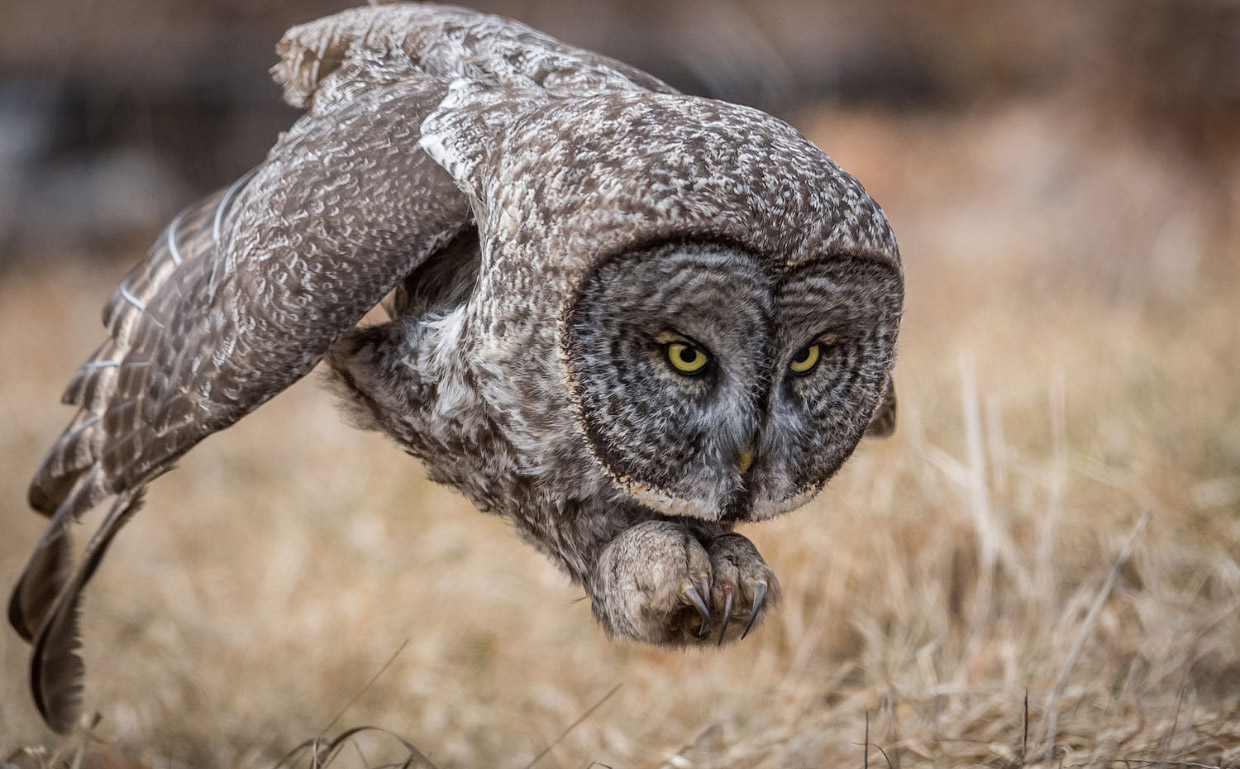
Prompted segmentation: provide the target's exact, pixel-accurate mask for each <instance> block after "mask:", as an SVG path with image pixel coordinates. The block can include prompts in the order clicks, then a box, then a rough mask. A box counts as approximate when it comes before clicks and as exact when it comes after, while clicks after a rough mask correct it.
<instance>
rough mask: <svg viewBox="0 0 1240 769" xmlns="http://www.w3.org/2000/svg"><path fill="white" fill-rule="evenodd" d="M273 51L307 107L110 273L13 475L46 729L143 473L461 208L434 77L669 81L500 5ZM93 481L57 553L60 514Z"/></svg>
mask: <svg viewBox="0 0 1240 769" xmlns="http://www.w3.org/2000/svg"><path fill="white" fill-rule="evenodd" d="M279 51H280V53H281V55H282V61H281V63H280V64H278V65H277V66H276V67H275V68H274V69H273V73H274V74H275V76H276V79H277V81H279V82H282V83H283V84H284V85H285V90H286V98H287V99H288V100H289V101H290V103H293V104H295V105H297V106H303V107H308V108H310V112H309V114H307V115H305V116H303V117H302V118H301V119H300V120H299V121H298V122H297V123H296V124H295V125H294V126H293V128H292V129H291V130H290V131H289V132H288V133H286V134H284V135H282V136H281V137H280V140H279V141H278V142H277V144H276V146H275V147H274V148H273V149H272V150H271V152H270V154H269V155H268V157H267V159H266V160H265V161H264V162H263V163H262V164H261V165H260V166H258V168H256V169H255V170H254V171H252V172H251V173H250V174H248V175H247V176H245V177H243V178H242V179H241V180H240V181H238V182H237V183H236V184H235V185H233V186H232V187H231V188H229V189H228V190H226V191H224V192H222V193H219V194H217V195H214V196H212V197H210V198H208V199H206V200H204V201H202V202H201V203H198V204H196V205H194V206H191V207H190V208H189V209H187V210H186V211H184V212H183V213H182V214H181V215H179V216H178V217H177V218H176V219H175V220H174V221H173V222H172V223H171V224H170V225H169V226H168V228H167V229H166V230H165V231H164V233H163V234H162V235H161V236H160V238H159V240H158V241H157V243H156V244H155V246H154V247H153V248H152V249H151V251H150V253H149V254H148V255H147V258H146V260H145V261H144V262H143V263H142V264H140V265H139V266H138V267H137V268H135V269H134V270H133V272H131V273H130V274H129V275H128V276H127V277H126V278H125V280H124V281H123V282H122V283H121V285H120V287H119V288H118V289H117V291H116V293H115V294H114V295H113V297H112V299H111V301H109V302H108V305H107V307H106V309H105V310H104V323H105V325H106V326H107V327H108V330H109V332H110V333H109V338H108V340H107V341H106V342H104V344H103V345H102V346H101V347H100V348H99V349H98V351H97V352H96V353H95V354H94V355H93V356H92V358H91V359H90V360H89V361H87V363H86V364H85V365H83V367H82V369H81V370H80V371H79V372H78V374H77V376H76V377H74V379H73V381H72V382H71V383H70V385H69V387H68V389H67V391H66V393H65V396H64V399H65V401H66V402H67V403H69V404H71V405H74V406H77V407H78V412H77V415H76V416H75V417H74V418H73V420H72V422H71V423H70V424H69V427H68V428H67V429H66V430H65V432H64V434H63V435H62V436H61V437H60V439H59V440H58V441H57V442H56V443H55V445H53V447H52V449H51V450H50V451H49V453H48V455H47V456H46V458H45V459H44V462H43V464H42V466H41V467H40V468H39V470H38V472H37V473H36V475H35V478H34V480H33V482H32V484H31V487H30V493H29V501H30V504H31V506H32V507H33V508H34V509H36V510H38V511H39V512H41V513H43V514H44V515H47V516H49V517H50V518H51V521H50V523H49V525H48V528H47V531H46V532H45V534H44V536H43V538H42V539H41V540H40V542H39V543H38V545H37V546H36V549H35V552H34V554H33V555H32V556H31V559H30V562H29V564H28V565H27V567H26V570H25V571H24V572H23V574H22V576H21V578H20V580H19V581H18V583H17V585H16V587H15V588H14V590H13V594H12V597H11V600H10V603H9V621H10V623H11V624H12V625H13V627H14V628H15V629H16V630H17V632H18V633H19V634H20V635H21V636H22V637H23V638H25V639H26V640H27V641H30V642H31V643H33V644H34V654H33V659H32V664H31V686H32V689H33V692H34V697H35V702H36V705H37V706H38V708H39V711H40V713H41V714H42V715H43V717H44V719H45V720H46V721H47V722H48V724H49V725H50V726H51V727H52V728H53V729H56V730H58V731H65V730H66V729H68V728H69V727H71V726H72V724H73V719H74V718H75V716H76V713H77V710H78V707H79V700H80V692H81V677H82V662H81V659H80V657H79V655H78V653H77V652H78V647H79V640H78V627H77V625H78V606H79V597H80V593H81V590H82V588H83V587H84V585H85V584H86V582H87V581H88V580H89V579H90V576H91V575H92V574H93V572H94V570H95V569H96V567H97V566H98V564H99V562H100V561H101V559H102V557H103V554H104V552H105V550H106V548H107V546H108V544H109V543H110V542H111V541H112V539H113V538H114V536H115V535H116V532H117V531H118V530H119V528H120V527H121V526H122V525H123V524H124V523H125V521H126V520H128V519H129V517H130V516H132V514H133V512H134V511H135V510H136V509H137V504H138V501H139V500H140V498H141V494H142V490H143V489H144V487H145V486H146V484H147V483H149V482H150V481H151V480H153V479H154V478H156V477H157V476H159V475H161V474H162V473H164V472H167V471H168V470H169V469H170V468H171V466H172V463H173V462H174V461H175V460H176V459H177V458H178V457H180V456H181V455H182V454H184V453H185V452H186V451H188V450H189V449H190V448H192V447H193V446H194V445H195V444H196V443H197V442H198V441H200V440H202V439H203V438H204V437H206V436H207V435H210V434H211V433H213V432H217V431H219V430H222V429H224V428H226V427H228V426H229V425H231V424H233V423H234V422H236V421H237V420H238V419H240V418H241V417H243V416H245V415H246V414H247V413H249V412H250V411H252V410H253V409H255V408H256V407H258V406H259V405H260V404H262V403H264V402H265V401H266V400H268V399H269V398H271V397H272V396H274V395H275V394H277V393H278V392H280V391H281V390H283V389H284V388H286V387H288V386H289V385H290V384H292V383H293V382H294V381H296V380H297V379H299V378H300V377H302V376H304V375H305V374H306V373H307V372H308V371H309V370H310V369H311V368H312V367H313V366H314V365H315V363H316V362H317V361H318V360H319V359H320V358H321V357H322V355H323V354H324V353H325V352H326V351H327V349H328V347H329V346H330V345H331V343H332V342H333V341H335V340H336V339H338V338H339V337H340V336H341V335H343V334H344V333H346V332H347V331H348V330H349V329H350V328H352V327H353V326H354V325H355V324H356V323H357V322H358V321H359V320H360V319H361V318H362V316H363V315H364V314H365V313H366V312H367V311H368V310H369V309H370V308H371V307H373V306H375V305H376V304H377V303H378V302H379V300H380V299H381V298H382V297H383V296H384V295H385V294H386V293H387V292H388V291H389V290H391V289H392V287H393V286H394V285H395V284H396V283H397V281H399V280H400V279H401V278H402V277H404V276H405V275H407V274H408V273H410V272H411V271H412V270H413V269H414V268H415V267H417V266H418V265H419V264H421V263H422V262H423V261H424V260H426V259H427V258H430V257H432V256H433V255H434V254H435V253H436V252H437V251H438V250H439V249H441V248H442V247H443V246H445V245H446V244H447V243H448V242H449V241H451V240H452V238H453V237H454V236H455V235H457V234H458V233H460V232H461V231H462V230H464V229H465V228H467V227H469V226H470V211H469V203H468V200H467V198H466V196H465V195H463V194H462V193H461V192H460V191H458V189H457V188H456V186H455V185H454V184H453V181H452V179H451V177H450V176H449V175H448V174H447V173H445V172H444V171H443V170H442V169H441V168H440V167H439V166H438V165H436V164H435V163H434V162H433V161H432V160H431V159H430V157H429V156H428V155H427V154H426V153H425V152H423V151H422V150H421V149H420V148H419V146H418V142H419V138H420V125H421V122H422V119H423V118H424V117H425V116H426V115H427V114H428V113H429V112H431V111H432V110H434V109H436V108H437V107H438V105H439V104H440V102H441V101H442V100H443V98H444V96H445V94H446V93H447V91H448V86H449V84H450V83H451V82H452V81H453V80H457V79H460V78H463V77H464V78H478V79H482V80H486V81H488V82H504V81H507V80H520V81H521V82H522V83H523V84H524V85H527V86H533V87H534V88H536V89H537V90H539V91H541V92H542V93H544V94H548V95H555V96H561V95H575V94H582V93H596V92H599V91H601V90H609V89H651V90H669V89H668V88H667V87H666V86H664V85H663V84H661V83H659V82H658V81H657V80H655V79H653V78H650V77H649V76H646V75H644V74H643V73H640V72H638V71H636V70H632V69H630V68H628V67H625V66H623V65H620V64H618V63H616V62H613V61H611V60H609V59H605V58H604V57H600V56H596V55H594V54H590V53H588V52H584V51H578V50H575V49H572V48H569V47H567V46H564V45H562V44H560V43H558V42H556V41H554V40H552V39H550V38H547V37H545V36H543V35H541V34H538V33H536V32H533V31H532V30H529V29H528V28H526V27H523V26H521V25H519V24H515V23H512V22H507V21H504V20H501V19H497V18H495V17H489V16H482V15H479V14H476V13H473V12H470V11H465V10H462V9H455V8H441V7H436V6H425V5H398V6H388V7H382V8H366V9H357V10H354V11H346V12H344V13H341V14H337V15H336V16H333V17H329V18H327V19H323V20H320V21H317V22H314V23H312V24H307V25H303V26H301V27H296V28H294V29H292V30H290V31H289V33H288V34H287V35H286V36H285V39H284V40H283V41H282V42H281V44H280V47H279ZM109 499H110V500H112V502H111V509H110V512H109V513H108V515H107V516H106V518H105V520H104V522H103V524H102V525H101V527H100V529H99V531H98V532H97V533H96V534H95V536H94V537H92V539H91V540H90V542H89V543H88V545H87V547H86V550H85V553H84V554H83V555H82V556H81V558H80V559H79V560H78V562H77V563H76V564H75V563H74V562H73V559H72V550H71V548H70V545H69V537H68V525H69V524H70V523H71V522H74V521H76V520H77V519H78V518H80V516H81V515H82V514H83V513H85V512H86V511H87V510H89V509H90V508H92V507H93V506H95V505H97V504H100V503H102V502H104V501H105V500H109Z"/></svg>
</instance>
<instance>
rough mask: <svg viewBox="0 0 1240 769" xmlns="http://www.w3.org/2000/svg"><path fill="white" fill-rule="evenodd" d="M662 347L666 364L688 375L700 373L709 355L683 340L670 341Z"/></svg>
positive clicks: (708, 359)
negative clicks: (664, 351)
mask: <svg viewBox="0 0 1240 769" xmlns="http://www.w3.org/2000/svg"><path fill="white" fill-rule="evenodd" d="M664 349H665V350H666V354H667V362H668V365H670V366H671V367H672V368H673V369H675V370H676V371H677V372H678V373H681V374H687V375H689V376H693V375H694V374H700V373H702V370H703V369H705V368H706V364H707V362H709V361H710V356H708V355H707V354H706V353H705V352H704V351H702V350H699V349H698V348H696V347H694V346H693V345H691V344H686V343H685V342H672V343H670V344H668V345H667V347H665V348H664Z"/></svg>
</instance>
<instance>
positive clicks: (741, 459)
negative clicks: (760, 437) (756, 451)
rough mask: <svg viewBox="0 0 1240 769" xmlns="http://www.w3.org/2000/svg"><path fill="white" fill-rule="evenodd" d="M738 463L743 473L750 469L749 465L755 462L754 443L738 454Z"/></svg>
mask: <svg viewBox="0 0 1240 769" xmlns="http://www.w3.org/2000/svg"><path fill="white" fill-rule="evenodd" d="M736 463H737V464H738V465H740V468H741V472H742V473H743V472H746V471H748V470H749V466H750V465H752V464H753V444H752V443H751V444H749V445H748V446H746V447H745V448H744V450H742V451H741V453H740V455H739V456H737V458H736Z"/></svg>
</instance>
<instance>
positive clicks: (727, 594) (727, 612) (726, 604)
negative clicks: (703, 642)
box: [715, 585, 757, 646]
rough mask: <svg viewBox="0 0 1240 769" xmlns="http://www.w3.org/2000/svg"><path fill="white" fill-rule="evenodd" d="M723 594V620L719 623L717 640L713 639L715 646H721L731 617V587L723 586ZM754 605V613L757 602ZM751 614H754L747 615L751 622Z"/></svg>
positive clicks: (747, 629)
mask: <svg viewBox="0 0 1240 769" xmlns="http://www.w3.org/2000/svg"><path fill="white" fill-rule="evenodd" d="M723 594H724V599H723V622H722V623H720V625H719V640H717V641H715V646H723V637H724V636H725V635H727V632H728V620H730V619H732V587H731V586H730V585H729V586H727V587H725V588H724V589H723ZM754 605H755V609H754V612H755V613H756V612H757V608H756V606H757V603H756V602H755V604H754ZM753 616H754V615H753V614H750V617H749V621H750V622H753ZM745 631H746V632H748V631H749V628H748V627H746V628H745ZM741 638H744V636H741Z"/></svg>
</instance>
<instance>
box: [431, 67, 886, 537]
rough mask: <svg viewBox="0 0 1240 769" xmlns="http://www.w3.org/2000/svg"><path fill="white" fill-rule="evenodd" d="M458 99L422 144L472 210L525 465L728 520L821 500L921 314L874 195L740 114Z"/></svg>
mask: <svg viewBox="0 0 1240 769" xmlns="http://www.w3.org/2000/svg"><path fill="white" fill-rule="evenodd" d="M514 104H519V105H521V106H520V107H519V108H517V107H514V106H513V105H514ZM445 105H446V106H443V107H441V109H440V110H439V111H437V112H436V113H434V114H433V115H432V116H431V117H430V118H428V119H427V121H426V122H424V123H423V138H422V144H423V146H424V147H425V148H426V149H427V151H428V152H430V153H431V155H432V157H434V158H436V160H438V161H439V162H440V164H441V165H442V166H443V167H444V168H446V169H448V170H449V171H450V172H451V173H452V174H453V176H454V177H455V178H456V180H457V182H458V184H460V186H461V188H462V189H464V190H465V191H466V192H467V193H468V194H469V195H470V199H471V203H472V206H473V210H474V212H475V215H476V219H477V222H478V228H479V233H480V237H481V243H482V265H481V270H480V277H479V285H478V289H477V291H476V292H475V295H474V297H473V298H472V299H471V303H472V306H473V313H474V315H473V323H474V324H475V325H474V327H475V328H476V330H477V332H478V335H479V338H480V339H481V340H483V345H484V347H485V349H484V351H483V352H482V353H481V354H480V355H479V361H480V363H482V364H483V365H482V366H481V368H480V371H481V372H483V376H482V378H481V379H480V381H483V389H484V392H486V393H487V397H488V398H490V399H491V400H492V401H493V402H494V404H495V411H496V413H502V414H503V415H504V417H505V419H506V420H507V430H508V433H509V435H510V438H511V439H512V440H513V441H514V442H515V444H516V445H518V447H519V449H520V451H521V452H522V454H523V461H524V463H525V464H526V466H527V467H529V468H530V472H564V471H565V470H566V469H567V470H568V471H571V472H572V473H574V474H575V477H574V478H573V479H572V480H573V482H579V483H580V482H584V483H586V485H590V483H589V482H590V481H593V480H599V481H602V482H605V483H610V484H611V485H612V486H613V487H615V488H617V489H618V490H619V491H620V492H621V493H623V494H625V495H627V496H628V497H629V498H630V499H632V500H634V501H636V502H638V503H640V504H642V505H645V506H647V507H650V508H653V509H655V510H658V511H661V512H663V513H666V514H668V515H683V516H693V517H699V518H705V519H711V520H718V519H729V520H755V519H762V518H768V517H770V516H773V515H776V514H778V513H780V512H784V511H786V510H790V509H792V508H795V507H797V506H799V505H800V504H802V503H803V502H804V501H806V500H807V499H808V498H809V497H810V496H812V495H813V494H814V493H815V492H817V491H818V490H819V489H820V488H821V487H822V486H823V485H824V484H825V483H826V481H827V480H828V479H829V478H830V477H831V475H832V474H833V473H834V472H835V471H836V470H837V469H838V468H839V467H840V465H841V464H842V463H843V462H844V460H845V459H846V458H847V457H848V456H849V454H850V453H851V452H852V451H853V449H854V448H855V447H856V445H857V443H858V441H859V440H860V438H861V436H862V434H863V433H864V432H865V431H866V428H867V426H868V425H869V424H870V422H871V419H872V418H873V417H874V415H875V412H876V410H877V409H879V407H880V403H882V399H883V398H884V395H885V394H886V393H888V392H889V371H890V368H891V364H892V360H893V357H894V354H895V346H896V335H897V330H898V327H899V321H900V315H901V310H902V305H903V272H902V268H901V265H900V257H899V253H898V250H897V247H896V242H895V237H894V235H893V234H892V231H891V228H890V226H889V225H888V223H887V219H886V217H885V216H884V214H883V212H882V210H881V209H880V208H879V207H878V204H877V203H875V202H874V200H873V199H871V198H870V196H869V195H867V194H866V192H865V190H864V189H863V188H862V187H861V185H860V184H859V183H858V182H857V180H856V179H854V178H853V177H851V176H850V175H848V174H847V173H845V172H844V171H843V170H842V169H841V168H840V167H839V166H838V165H836V164H835V163H834V162H833V161H832V160H831V159H830V158H828V157H827V156H826V155H825V154H823V152H822V151H821V150H819V149H818V148H817V147H816V146H814V145H813V144H812V143H811V142H809V141H808V140H807V139H806V138H805V137H804V136H802V135H801V134H800V133H798V132H797V131H796V130H795V129H793V128H792V127H791V126H789V125H787V124H786V123H784V122H782V121H780V120H777V119H776V118H773V117H771V116H770V115H766V114H764V113H761V112H758V111H756V110H752V109H748V108H745V107H740V106H737V105H733V104H727V103H724V102H717V101H711V100H707V99H696V98H692V97H685V96H680V95H675V94H651V93H648V92H644V91H634V92H626V91H616V92H608V93H602V94H599V95H597V96H591V97H581V98H573V99H565V100H550V99H548V98H547V97H546V94H545V93H541V92H535V91H531V90H529V89H522V88H520V87H518V86H506V87H500V88H489V87H485V86H476V87H473V88H472V89H466V88H459V89H458V88H457V87H456V86H454V90H453V93H452V94H451V95H450V97H449V99H446V100H445ZM493 134H495V135H498V138H496V139H492V140H490V141H483V140H482V139H481V138H480V137H484V138H485V137H488V136H491V135H493ZM514 340H519V341H514ZM488 382H489V383H490V384H487V383H488ZM552 459H554V461H552ZM579 460H580V461H579ZM587 466H588V467H587ZM599 476H605V479H604V478H600V477H599ZM559 480H560V481H565V480H566V479H565V478H563V477H561V478H559Z"/></svg>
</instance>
